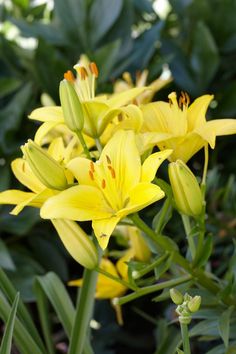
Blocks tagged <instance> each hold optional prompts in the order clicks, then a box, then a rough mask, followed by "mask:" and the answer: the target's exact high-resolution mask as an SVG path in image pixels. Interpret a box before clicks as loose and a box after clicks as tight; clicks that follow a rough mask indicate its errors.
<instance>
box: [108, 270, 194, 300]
mask: <svg viewBox="0 0 236 354" xmlns="http://www.w3.org/2000/svg"><path fill="white" fill-rule="evenodd" d="M191 279H192V276H191V275H189V274H188V275H183V276H182V277H179V278H177V279H172V280H167V281H165V282H161V283H159V284H155V285H150V286H146V287H144V288H141V289H138V290H137V291H136V292H134V293H131V294H129V295H126V296H123V297H120V298H114V299H113V304H114V305H123V304H126V303H127V302H130V301H132V300H135V299H137V298H139V297H141V296H144V295H147V294H151V293H154V292H156V291H159V290H162V289H165V288H173V287H175V286H177V285H179V284H183V283H186V282H187V281H189V280H191Z"/></svg>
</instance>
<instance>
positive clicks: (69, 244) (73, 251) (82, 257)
mask: <svg viewBox="0 0 236 354" xmlns="http://www.w3.org/2000/svg"><path fill="white" fill-rule="evenodd" d="M52 223H53V225H54V227H55V229H56V230H57V233H58V235H59V236H60V239H61V241H62V242H63V244H64V246H65V248H66V249H67V251H68V252H69V253H70V255H71V256H72V257H73V258H74V259H75V260H76V261H77V262H78V263H79V264H81V265H82V266H83V267H85V268H88V269H93V268H95V267H96V266H97V265H98V253H97V250H96V247H95V245H94V243H93V242H92V240H91V239H90V238H89V237H88V235H87V234H86V233H85V232H84V231H83V230H82V229H81V227H80V226H79V225H78V224H77V223H76V222H75V221H71V220H65V219H53V220H52Z"/></svg>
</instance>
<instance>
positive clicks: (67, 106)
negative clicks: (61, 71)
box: [59, 80, 84, 132]
mask: <svg viewBox="0 0 236 354" xmlns="http://www.w3.org/2000/svg"><path fill="white" fill-rule="evenodd" d="M59 94H60V100H61V107H62V111H63V115H64V119H65V123H66V125H67V126H68V128H69V129H70V130H72V131H73V132H77V131H81V130H82V129H83V126H84V114H83V108H82V105H81V103H80V100H79V97H78V95H77V93H76V91H75V89H74V87H73V83H72V82H70V81H68V80H63V81H61V82H60V88H59Z"/></svg>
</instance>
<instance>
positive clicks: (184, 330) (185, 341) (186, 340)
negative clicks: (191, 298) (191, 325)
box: [180, 322, 191, 354]
mask: <svg viewBox="0 0 236 354" xmlns="http://www.w3.org/2000/svg"><path fill="white" fill-rule="evenodd" d="M180 327H181V335H182V340H183V349H184V354H191V349H190V342H189V335H188V325H187V324H184V323H181V322H180Z"/></svg>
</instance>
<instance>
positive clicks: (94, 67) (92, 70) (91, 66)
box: [89, 62, 98, 77]
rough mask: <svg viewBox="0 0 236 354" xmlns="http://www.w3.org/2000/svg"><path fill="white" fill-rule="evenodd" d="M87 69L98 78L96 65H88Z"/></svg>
mask: <svg viewBox="0 0 236 354" xmlns="http://www.w3.org/2000/svg"><path fill="white" fill-rule="evenodd" d="M89 69H90V71H91V73H92V74H93V75H94V76H95V77H98V67H97V65H96V63H94V62H92V63H90V64H89Z"/></svg>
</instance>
